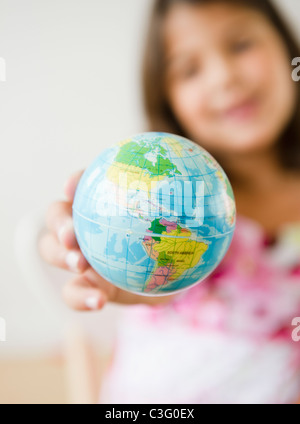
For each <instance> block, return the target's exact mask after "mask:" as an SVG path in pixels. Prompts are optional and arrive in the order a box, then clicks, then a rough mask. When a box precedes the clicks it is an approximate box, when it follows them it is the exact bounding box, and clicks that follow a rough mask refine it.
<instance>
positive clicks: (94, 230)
mask: <svg viewBox="0 0 300 424" xmlns="http://www.w3.org/2000/svg"><path fill="white" fill-rule="evenodd" d="M73 219H74V228H75V234H76V237H77V240H78V243H79V246H80V248H81V250H82V252H83V254H84V256H85V258H86V259H87V261H88V262H89V264H90V265H91V266H92V267H93V268H94V269H95V271H96V272H97V273H99V274H100V275H101V276H102V277H104V278H105V279H106V280H107V281H109V282H111V283H112V284H114V285H115V286H117V287H119V288H121V289H123V290H127V291H129V292H133V293H137V294H140V295H145V296H162V295H169V294H172V293H175V292H178V291H180V290H184V289H187V288H188V287H191V286H193V285H195V284H197V283H199V282H201V281H202V280H204V279H205V278H206V277H207V276H208V275H209V274H210V273H211V272H212V271H213V270H214V269H215V268H216V267H217V266H218V265H219V263H220V262H221V260H222V259H223V257H224V255H225V253H226V252H227V250H228V248H229V245H230V243H231V240H232V236H233V233H234V229H235V219H236V208H235V201H234V195H233V191H232V188H231V185H230V183H229V180H228V178H227V176H226V175H225V173H224V171H223V169H222V168H221V167H220V165H219V164H218V163H217V162H216V160H215V159H214V158H213V157H212V156H211V155H210V154H209V153H208V152H207V151H206V150H204V149H203V148H201V147H200V146H199V145H197V144H195V143H194V142H192V141H190V140H188V139H186V138H183V137H180V136H177V135H173V134H168V133H156V132H151V133H142V134H138V135H136V136H133V137H131V138H129V139H127V140H124V141H121V142H119V143H117V144H115V145H113V146H112V147H110V148H107V149H106V150H104V151H103V152H102V153H101V154H100V156H98V157H97V158H96V160H95V161H94V162H93V163H92V164H91V165H90V166H89V167H88V168H87V169H86V171H85V172H84V174H83V176H82V178H81V180H80V182H79V185H78V187H77V190H76V194H75V199H74V203H73Z"/></svg>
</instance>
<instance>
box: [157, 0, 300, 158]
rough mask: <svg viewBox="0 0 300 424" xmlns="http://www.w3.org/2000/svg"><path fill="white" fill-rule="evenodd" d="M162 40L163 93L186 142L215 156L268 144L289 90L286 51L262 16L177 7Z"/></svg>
mask: <svg viewBox="0 0 300 424" xmlns="http://www.w3.org/2000/svg"><path fill="white" fill-rule="evenodd" d="M164 36H165V48H166V74H165V87H166V94H167V97H168V99H169V103H170V106H171V108H172V110H173V112H174V114H175V116H176V118H177V119H178V121H179V123H180V124H181V126H182V128H183V129H184V130H185V132H186V133H187V134H188V136H189V137H190V138H191V139H193V140H194V141H196V142H198V143H199V144H201V145H202V146H203V147H204V148H207V149H208V150H210V151H212V152H214V151H216V152H223V153H249V152H251V151H258V150H260V149H266V148H268V147H270V146H271V145H272V144H274V143H275V141H276V139H277V137H278V136H279V135H280V133H281V131H283V130H284V127H285V126H286V125H287V123H288V121H289V119H290V118H291V114H292V112H293V109H294V105H295V100H296V90H295V87H294V82H293V80H292V77H291V71H292V70H291V65H290V60H289V58H288V53H287V50H286V47H285V45H284V43H283V41H282V40H281V37H280V35H279V34H278V33H277V31H276V29H274V28H273V26H272V24H271V23H269V21H268V20H267V18H265V17H264V16H263V15H262V14H261V13H260V12H258V11H255V10H254V9H253V10H252V9H250V8H249V9H248V8H246V7H239V6H234V5H230V4H225V3H222V2H217V3H214V4H211V5H187V4H178V5H176V6H173V8H172V9H171V10H170V11H169V13H168V16H167V18H166V22H165V34H164Z"/></svg>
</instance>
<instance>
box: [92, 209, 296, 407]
mask: <svg viewBox="0 0 300 424" xmlns="http://www.w3.org/2000/svg"><path fill="white" fill-rule="evenodd" d="M296 317H300V223H299V224H293V225H290V226H286V227H284V228H282V231H281V232H280V233H279V235H278V239H277V240H276V242H275V243H270V241H269V240H267V238H266V235H265V233H264V230H263V229H262V228H261V227H260V225H259V224H257V223H256V222H254V221H252V220H250V219H248V218H245V217H242V216H238V218H237V225H236V231H235V234H234V237H233V241H232V244H231V246H230V248H229V251H228V253H227V255H226V256H225V258H224V259H223V261H222V263H221V264H220V265H219V267H218V268H217V270H215V271H214V272H213V273H212V274H211V275H210V276H209V277H208V278H207V279H206V280H205V281H203V282H202V283H200V284H198V285H196V286H194V287H192V288H191V289H188V290H186V291H184V292H181V293H180V294H178V295H177V297H176V298H175V300H173V301H172V303H170V304H168V305H167V306H156V307H147V306H132V307H129V308H128V307H126V308H124V314H123V317H122V320H121V322H120V328H119V332H118V337H117V340H116V346H115V350H114V356H113V360H112V363H111V366H110V368H109V369H108V370H107V373H106V376H105V379H104V383H103V385H102V390H101V395H100V402H103V403H273V404H274V403H293V402H296V400H298V399H299V398H300V341H299V342H297V341H295V338H293V337H292V335H293V334H294V333H296V331H294V333H293V330H295V328H294V327H293V326H292V322H293V320H294V319H295V318H296ZM299 321H300V318H299ZM299 334H300V330H299Z"/></svg>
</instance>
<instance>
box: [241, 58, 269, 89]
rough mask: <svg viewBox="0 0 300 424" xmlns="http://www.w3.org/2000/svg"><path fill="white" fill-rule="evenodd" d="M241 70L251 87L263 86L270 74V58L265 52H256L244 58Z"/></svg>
mask: <svg viewBox="0 0 300 424" xmlns="http://www.w3.org/2000/svg"><path fill="white" fill-rule="evenodd" d="M241 72H242V74H243V75H244V77H245V78H247V81H248V83H249V84H251V87H253V88H260V87H261V88H264V86H265V84H266V82H268V81H269V80H270V76H271V75H272V60H271V58H270V57H269V56H268V55H267V54H265V52H256V53H255V54H252V55H248V56H247V58H245V59H244V61H243V63H242V67H241Z"/></svg>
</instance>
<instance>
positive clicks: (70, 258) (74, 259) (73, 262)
mask: <svg viewBox="0 0 300 424" xmlns="http://www.w3.org/2000/svg"><path fill="white" fill-rule="evenodd" d="M79 260H80V253H78V252H69V253H68V254H67V255H66V264H67V265H68V267H69V268H70V270H71V271H74V272H78V271H79Z"/></svg>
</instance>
